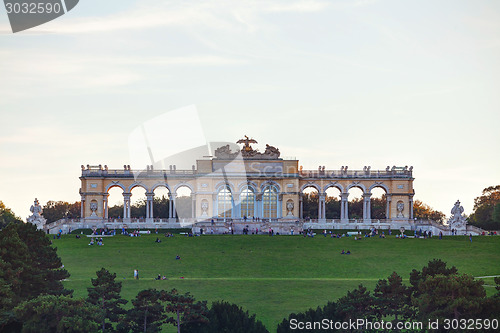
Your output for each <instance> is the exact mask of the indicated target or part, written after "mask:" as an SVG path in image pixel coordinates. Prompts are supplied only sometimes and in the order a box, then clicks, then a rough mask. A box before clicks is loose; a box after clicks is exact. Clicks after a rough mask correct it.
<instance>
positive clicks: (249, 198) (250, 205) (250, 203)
mask: <svg viewBox="0 0 500 333" xmlns="http://www.w3.org/2000/svg"><path fill="white" fill-rule="evenodd" d="M240 202H241V204H240V205H241V206H240V207H241V212H240V217H245V216H246V217H252V216H254V208H255V193H254V191H253V189H252V188H251V187H250V186H245V187H244V188H243V189H242V191H241V194H240Z"/></svg>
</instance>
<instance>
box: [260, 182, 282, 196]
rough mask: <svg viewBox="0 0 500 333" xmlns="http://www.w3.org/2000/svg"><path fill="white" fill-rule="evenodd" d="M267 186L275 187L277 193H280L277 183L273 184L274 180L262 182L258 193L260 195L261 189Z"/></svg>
mask: <svg viewBox="0 0 500 333" xmlns="http://www.w3.org/2000/svg"><path fill="white" fill-rule="evenodd" d="M267 185H273V186H275V187H276V188H277V189H278V193H281V186H280V184H278V183H277V182H275V181H274V180H266V181H265V182H263V183H262V184H261V185H260V192H261V193H262V191H263V189H264V188H265V187H266V186H267Z"/></svg>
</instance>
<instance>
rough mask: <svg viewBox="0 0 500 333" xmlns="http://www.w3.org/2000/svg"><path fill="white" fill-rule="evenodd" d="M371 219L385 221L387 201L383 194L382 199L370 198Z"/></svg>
mask: <svg viewBox="0 0 500 333" xmlns="http://www.w3.org/2000/svg"><path fill="white" fill-rule="evenodd" d="M370 206H371V209H372V211H371V217H372V219H376V220H382V219H386V218H387V216H386V207H387V199H386V196H385V194H384V195H383V196H382V198H372V199H371V204H370Z"/></svg>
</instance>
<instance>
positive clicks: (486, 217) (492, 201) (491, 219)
mask: <svg viewBox="0 0 500 333" xmlns="http://www.w3.org/2000/svg"><path fill="white" fill-rule="evenodd" d="M499 205H500V185H496V186H490V187H487V188H485V189H484V190H483V192H482V195H481V196H479V197H477V198H476V199H474V211H473V212H472V214H471V215H470V216H469V223H470V224H472V225H475V226H477V227H480V228H483V229H488V230H498V229H500V207H499Z"/></svg>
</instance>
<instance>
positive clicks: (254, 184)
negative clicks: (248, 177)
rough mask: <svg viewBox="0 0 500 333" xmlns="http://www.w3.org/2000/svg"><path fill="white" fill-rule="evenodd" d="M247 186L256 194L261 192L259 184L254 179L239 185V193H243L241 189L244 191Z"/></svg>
mask: <svg viewBox="0 0 500 333" xmlns="http://www.w3.org/2000/svg"><path fill="white" fill-rule="evenodd" d="M247 186H248V187H250V188H251V189H252V190H253V192H254V193H255V194H257V193H259V186H258V185H257V184H256V183H254V182H252V181H248V182H243V183H240V184H239V185H238V193H241V191H243V189H244V188H245V187H247Z"/></svg>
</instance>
